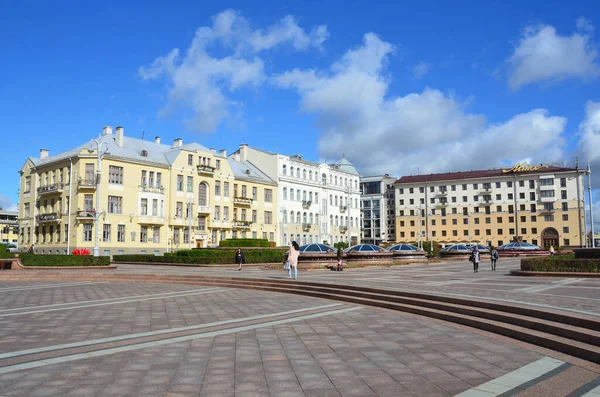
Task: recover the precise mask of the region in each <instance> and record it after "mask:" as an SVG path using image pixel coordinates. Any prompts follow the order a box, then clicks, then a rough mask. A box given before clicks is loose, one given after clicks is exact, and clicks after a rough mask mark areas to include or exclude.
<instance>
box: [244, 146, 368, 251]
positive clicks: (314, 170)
mask: <svg viewBox="0 0 600 397" xmlns="http://www.w3.org/2000/svg"><path fill="white" fill-rule="evenodd" d="M234 155H239V156H240V159H241V160H242V161H248V162H250V163H251V164H253V165H255V166H256V167H258V168H259V169H260V170H262V171H263V172H264V173H265V174H266V175H267V176H268V177H269V178H270V179H272V180H274V181H276V182H277V185H278V197H279V198H280V199H279V208H278V211H277V220H278V226H279V228H278V233H277V237H276V239H277V241H278V243H279V244H284V245H287V244H289V243H290V241H292V240H296V241H297V242H298V243H299V244H307V243H311V242H324V243H327V244H335V243H337V242H350V244H356V243H358V241H359V239H360V204H359V201H360V191H359V177H360V175H359V174H358V172H357V171H356V168H355V167H354V166H353V165H352V163H350V162H349V161H348V160H346V159H345V158H342V159H341V160H340V161H339V162H337V163H335V164H327V163H317V162H312V161H307V160H305V159H303V158H302V156H301V155H294V156H286V155H282V154H277V153H272V152H267V151H263V150H260V149H256V148H253V147H249V146H248V145H245V144H242V145H240V148H239V150H237V151H236V152H235V153H234Z"/></svg>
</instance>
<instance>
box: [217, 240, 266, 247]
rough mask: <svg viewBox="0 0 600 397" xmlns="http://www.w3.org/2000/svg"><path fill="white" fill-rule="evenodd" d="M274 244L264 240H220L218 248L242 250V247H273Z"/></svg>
mask: <svg viewBox="0 0 600 397" xmlns="http://www.w3.org/2000/svg"><path fill="white" fill-rule="evenodd" d="M274 246H275V242H270V241H269V240H267V239H266V238H230V239H228V240H221V241H220V242H219V247H230V248H238V247H239V248H242V247H274Z"/></svg>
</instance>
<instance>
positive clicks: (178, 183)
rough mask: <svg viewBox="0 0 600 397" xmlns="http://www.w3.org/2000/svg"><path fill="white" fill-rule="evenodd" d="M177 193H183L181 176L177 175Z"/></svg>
mask: <svg viewBox="0 0 600 397" xmlns="http://www.w3.org/2000/svg"><path fill="white" fill-rule="evenodd" d="M177 191H178V192H183V175H177Z"/></svg>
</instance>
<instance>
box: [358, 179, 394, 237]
mask: <svg viewBox="0 0 600 397" xmlns="http://www.w3.org/2000/svg"><path fill="white" fill-rule="evenodd" d="M394 182H396V178H394V177H390V176H389V175H387V174H386V175H378V176H369V177H361V178H360V193H361V210H362V237H361V242H363V243H367V244H376V245H379V244H380V243H382V242H392V241H396V225H395V223H396V217H395V209H394V208H395V204H394Z"/></svg>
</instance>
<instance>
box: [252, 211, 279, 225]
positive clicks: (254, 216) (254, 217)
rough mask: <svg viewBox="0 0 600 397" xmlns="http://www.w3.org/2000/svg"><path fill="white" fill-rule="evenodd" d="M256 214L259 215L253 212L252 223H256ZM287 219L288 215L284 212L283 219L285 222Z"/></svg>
mask: <svg viewBox="0 0 600 397" xmlns="http://www.w3.org/2000/svg"><path fill="white" fill-rule="evenodd" d="M256 214H257V213H256V210H252V223H256ZM285 218H286V215H285V211H284V217H283V220H284V222H286V219H285Z"/></svg>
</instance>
